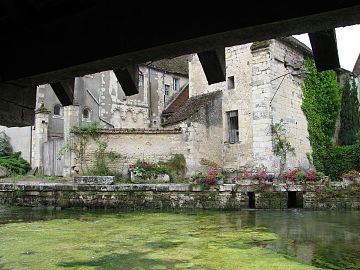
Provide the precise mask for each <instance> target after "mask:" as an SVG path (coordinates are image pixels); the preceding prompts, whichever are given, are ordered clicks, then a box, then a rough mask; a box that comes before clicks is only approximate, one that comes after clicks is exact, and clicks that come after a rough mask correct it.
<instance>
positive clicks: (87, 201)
mask: <svg viewBox="0 0 360 270" xmlns="http://www.w3.org/2000/svg"><path fill="white" fill-rule="evenodd" d="M318 188H319V187H315V186H314V187H310V188H309V187H308V191H306V192H303V191H301V190H302V189H301V187H300V186H293V187H288V188H287V189H284V187H283V186H275V185H274V186H271V187H269V188H268V189H267V190H262V189H259V187H258V186H251V185H250V186H249V185H236V184H224V185H218V186H211V187H210V188H209V189H204V188H202V187H201V186H198V185H191V184H118V185H76V184H59V183H48V184H13V183H0V203H1V204H9V205H18V206H52V207H64V208H67V207H88V208H119V209H141V208H148V209H180V208H187V209H223V210H241V209H248V208H249V205H250V204H249V198H250V196H249V195H250V194H249V192H251V193H254V195H255V202H254V203H255V205H254V206H255V207H254V208H256V209H286V208H287V205H288V204H287V201H288V191H298V194H297V195H303V208H305V209H313V210H320V209H353V210H359V209H360V195H359V194H356V193H354V194H351V193H349V192H347V191H346V190H345V191H344V190H343V191H340V192H339V193H338V194H337V195H336V196H334V194H332V193H324V192H321V191H315V189H318ZM296 199H297V200H298V199H299V200H301V199H302V198H296Z"/></svg>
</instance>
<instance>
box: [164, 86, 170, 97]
mask: <svg viewBox="0 0 360 270" xmlns="http://www.w3.org/2000/svg"><path fill="white" fill-rule="evenodd" d="M169 91H170V85H168V84H165V93H164V94H165V96H168V95H169Z"/></svg>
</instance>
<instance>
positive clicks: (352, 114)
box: [339, 78, 360, 145]
mask: <svg viewBox="0 0 360 270" xmlns="http://www.w3.org/2000/svg"><path fill="white" fill-rule="evenodd" d="M359 128H360V106H359V100H358V96H357V86H356V83H355V80H354V79H350V78H347V79H346V81H345V85H344V87H343V89H342V93H341V111H340V131H339V140H340V143H341V145H351V144H355V143H356V133H357V132H358V131H359Z"/></svg>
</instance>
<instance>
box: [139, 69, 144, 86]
mask: <svg viewBox="0 0 360 270" xmlns="http://www.w3.org/2000/svg"><path fill="white" fill-rule="evenodd" d="M139 89H144V74H142V72H139Z"/></svg>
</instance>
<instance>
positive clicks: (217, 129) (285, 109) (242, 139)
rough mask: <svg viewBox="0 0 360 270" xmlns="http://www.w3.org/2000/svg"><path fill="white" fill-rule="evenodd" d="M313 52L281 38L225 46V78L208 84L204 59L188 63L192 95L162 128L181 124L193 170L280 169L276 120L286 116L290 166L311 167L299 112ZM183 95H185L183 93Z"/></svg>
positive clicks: (186, 152) (303, 118) (290, 39)
mask: <svg viewBox="0 0 360 270" xmlns="http://www.w3.org/2000/svg"><path fill="white" fill-rule="evenodd" d="M310 55H312V52H311V50H310V49H309V48H308V47H306V46H305V45H304V44H302V43H301V42H299V41H298V40H296V39H294V38H292V37H289V38H280V39H274V40H269V41H263V42H255V43H252V44H244V45H239V46H233V47H229V48H226V76H227V80H226V82H221V83H216V84H212V85H208V83H207V80H206V77H205V74H204V72H203V70H202V67H201V64H200V61H199V59H198V57H197V56H196V55H193V57H192V59H191V61H190V63H189V99H188V100H187V101H186V102H184V103H183V104H182V106H180V108H178V109H177V110H176V111H175V112H173V113H172V115H171V116H168V115H167V117H166V120H165V122H164V124H163V125H164V126H166V127H174V126H178V127H181V129H182V132H183V134H185V136H184V147H185V148H186V151H185V156H186V157H187V162H188V167H189V169H190V171H195V170H199V169H200V170H201V169H206V167H208V165H209V164H218V166H219V167H223V168H225V169H229V170H240V169H244V168H247V169H253V168H259V167H266V168H267V170H268V171H271V172H275V173H277V172H278V171H279V162H280V159H279V157H278V156H276V155H275V154H274V152H273V149H274V148H273V142H272V130H271V126H272V124H274V123H279V122H280V120H281V119H283V121H284V123H285V128H286V130H287V138H288V141H289V142H290V143H291V145H292V146H293V147H294V148H295V151H294V154H288V157H287V162H286V166H287V167H289V168H290V167H305V168H307V167H309V166H310V165H309V160H308V158H307V156H308V154H310V153H311V146H310V143H309V140H308V131H307V121H306V117H305V115H304V113H303V112H302V110H301V103H302V88H301V84H302V82H303V77H304V75H305V73H306V70H305V69H304V60H305V59H306V57H308V56H310ZM179 96H181V95H179Z"/></svg>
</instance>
